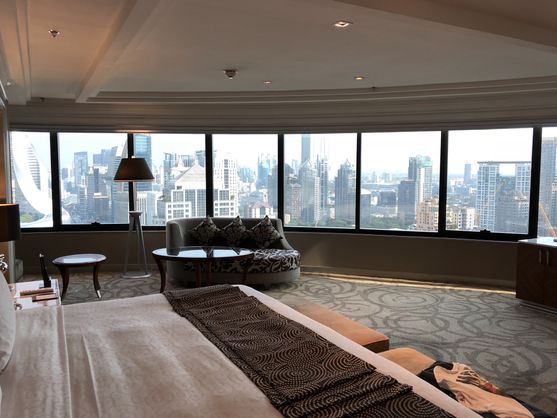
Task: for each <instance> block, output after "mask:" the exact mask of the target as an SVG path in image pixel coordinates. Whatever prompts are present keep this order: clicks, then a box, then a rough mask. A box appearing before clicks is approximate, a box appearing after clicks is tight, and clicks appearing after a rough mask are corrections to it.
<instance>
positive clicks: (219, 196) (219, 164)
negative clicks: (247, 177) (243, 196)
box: [213, 154, 240, 216]
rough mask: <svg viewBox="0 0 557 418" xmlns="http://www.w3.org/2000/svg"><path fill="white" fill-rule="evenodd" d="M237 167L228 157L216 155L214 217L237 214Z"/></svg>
mask: <svg viewBox="0 0 557 418" xmlns="http://www.w3.org/2000/svg"><path fill="white" fill-rule="evenodd" d="M238 182H239V178H238V165H237V162H236V160H235V159H233V158H231V157H230V156H228V155H225V156H223V157H221V156H220V155H219V154H217V156H216V158H215V160H214V167H213V202H214V214H215V216H235V215H237V214H238V212H239V191H240V188H239V184H238Z"/></svg>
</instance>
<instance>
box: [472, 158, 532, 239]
mask: <svg viewBox="0 0 557 418" xmlns="http://www.w3.org/2000/svg"><path fill="white" fill-rule="evenodd" d="M478 164H479V169H478V179H477V183H478V190H477V195H476V212H477V213H478V216H479V228H480V229H486V230H488V231H492V232H516V233H527V232H528V225H527V224H528V222H527V220H528V210H529V209H528V208H529V196H530V171H531V163H530V162H528V161H479V162H478ZM501 164H512V165H514V167H515V175H514V176H503V175H501V174H500V165H501Z"/></svg>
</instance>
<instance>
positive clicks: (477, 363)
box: [25, 273, 557, 415]
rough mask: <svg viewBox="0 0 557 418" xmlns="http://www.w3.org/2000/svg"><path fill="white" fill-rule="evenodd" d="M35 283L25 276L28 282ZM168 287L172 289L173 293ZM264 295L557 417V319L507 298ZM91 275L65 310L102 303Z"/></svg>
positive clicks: (339, 291)
mask: <svg viewBox="0 0 557 418" xmlns="http://www.w3.org/2000/svg"><path fill="white" fill-rule="evenodd" d="M36 278H37V276H34V277H33V276H26V277H25V279H26V280H32V279H36ZM100 283H101V289H102V290H101V291H102V295H103V299H112V298H121V297H132V296H138V295H144V294H150V293H156V292H158V290H159V286H160V281H159V279H158V276H154V277H152V278H148V279H122V278H120V277H119V274H118V273H104V274H102V275H101V277H100ZM169 287H170V286H169ZM265 293H267V294H269V295H271V296H273V297H275V298H277V299H281V298H283V297H285V296H287V295H296V296H300V297H304V298H306V299H308V300H310V301H312V302H315V303H320V304H322V305H324V306H327V307H328V308H330V309H333V310H335V311H338V312H341V313H343V314H344V315H346V316H347V317H349V318H351V319H354V320H356V321H358V322H360V323H362V324H364V325H366V326H369V327H371V328H374V329H377V330H378V331H381V332H382V333H384V334H386V335H388V336H389V337H390V339H391V347H392V348H396V347H413V348H415V349H417V350H419V351H421V352H423V353H425V354H427V355H429V356H430V357H433V358H435V359H439V360H444V361H458V362H461V363H466V364H468V365H470V366H472V367H473V368H475V369H476V370H477V371H478V372H479V373H480V374H483V375H484V376H486V377H488V378H489V379H490V380H491V381H492V382H493V383H495V384H496V385H498V386H500V387H501V388H502V389H503V390H505V391H506V392H508V393H510V394H512V395H514V396H516V397H518V398H520V399H523V400H524V401H526V402H529V403H530V404H532V405H534V406H537V407H538V408H540V409H542V410H544V411H546V412H548V413H551V414H554V415H557V315H556V314H548V313H543V312H539V311H536V310H532V309H529V308H525V307H523V306H522V305H520V304H519V302H518V301H517V300H516V299H515V298H514V295H513V294H511V293H509V292H497V291H486V290H477V289H462V288H453V287H450V286H438V285H427V284H424V285H416V284H415V283H413V284H412V283H407V282H400V281H393V280H381V279H369V280H360V279H357V278H353V277H348V276H335V277H331V276H326V275H320V274H303V275H302V278H301V280H299V281H297V282H295V283H288V284H282V285H278V286H273V287H272V288H271V289H270V290H269V291H266V292H265ZM96 300H98V299H97V298H96V295H95V292H94V290H93V285H92V280H91V278H90V276H88V275H87V274H86V273H72V276H71V279H70V286H69V289H68V293H67V295H66V297H65V299H64V302H63V303H64V304H70V303H78V302H85V301H96Z"/></svg>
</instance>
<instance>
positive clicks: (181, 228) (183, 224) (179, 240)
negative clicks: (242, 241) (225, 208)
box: [166, 217, 292, 249]
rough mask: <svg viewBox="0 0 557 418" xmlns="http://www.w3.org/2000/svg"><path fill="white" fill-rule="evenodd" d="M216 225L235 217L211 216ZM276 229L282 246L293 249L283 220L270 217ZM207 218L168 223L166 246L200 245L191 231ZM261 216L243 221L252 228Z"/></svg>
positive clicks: (183, 219) (222, 224)
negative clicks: (287, 239)
mask: <svg viewBox="0 0 557 418" xmlns="http://www.w3.org/2000/svg"><path fill="white" fill-rule="evenodd" d="M211 219H212V220H213V222H214V223H215V225H216V226H217V227H218V228H219V229H222V228H224V227H225V226H226V225H228V224H229V223H230V222H232V221H233V220H234V219H235V218H234V217H224V218H220V217H219V218H217V217H215V218H211ZM269 219H270V220H271V223H272V224H273V226H274V227H275V229H276V230H277V231H278V232H279V233H280V235H281V237H283V238H282V239H281V240H280V246H281V247H283V248H284V249H292V247H291V246H290V244H289V243H288V242H287V241H286V237H285V236H284V230H283V228H282V221H281V220H280V219H278V218H269ZM204 220H205V218H180V219H172V220H170V221H168V222H167V223H166V248H178V247H185V246H188V245H198V244H197V243H196V242H193V241H192V236H191V234H190V233H188V232H190V231H191V230H192V229H193V228H195V227H196V226H197V225H199V224H200V223H201V222H203V221H204ZM261 221H262V219H260V218H242V223H243V224H244V226H245V227H246V228H247V229H250V228H252V227H254V226H255V225H257V224H258V223H259V222H261Z"/></svg>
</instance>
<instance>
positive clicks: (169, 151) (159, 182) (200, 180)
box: [134, 134, 207, 226]
mask: <svg viewBox="0 0 557 418" xmlns="http://www.w3.org/2000/svg"><path fill="white" fill-rule="evenodd" d="M134 154H135V156H136V157H142V158H145V159H146V160H147V163H148V164H149V167H151V171H152V173H153V176H154V177H155V180H154V181H153V182H145V183H136V184H135V187H136V190H137V201H136V210H139V211H141V212H143V213H142V215H141V216H142V219H141V220H142V223H143V224H144V225H150V226H164V225H165V224H166V221H169V220H171V219H176V218H192V217H203V216H205V214H206V211H207V205H206V189H207V187H206V181H205V171H206V170H205V135H203V134H191V135H190V134H134Z"/></svg>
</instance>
